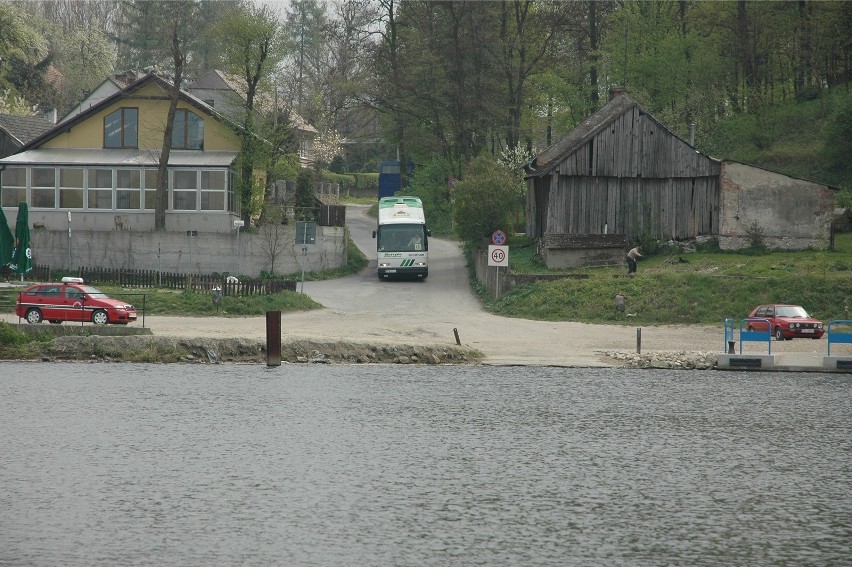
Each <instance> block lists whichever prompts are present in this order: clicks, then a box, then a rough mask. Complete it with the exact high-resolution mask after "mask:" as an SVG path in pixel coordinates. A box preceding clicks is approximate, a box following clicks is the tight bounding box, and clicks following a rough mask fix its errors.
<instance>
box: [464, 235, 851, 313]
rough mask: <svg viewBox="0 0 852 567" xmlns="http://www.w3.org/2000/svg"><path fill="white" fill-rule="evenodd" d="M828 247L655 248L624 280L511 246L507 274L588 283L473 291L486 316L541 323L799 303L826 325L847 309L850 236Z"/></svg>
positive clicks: (612, 270) (610, 270) (619, 270)
mask: <svg viewBox="0 0 852 567" xmlns="http://www.w3.org/2000/svg"><path fill="white" fill-rule="evenodd" d="M510 246H511V244H510ZM836 248H837V249H836V250H834V251H813V250H809V251H808V250H806V251H798V252H762V253H759V254H758V253H754V254H751V253H733V252H718V251H708V252H695V253H689V254H686V253H683V252H680V251H675V250H672V249H668V248H661V249H660V251H659V252H657V253H656V254H654V255H649V256H647V257H645V258H644V259H643V260H642V261H640V263H639V273H638V274H637V275H636V276H634V277H626V275H625V274H626V271H627V270H626V268H625V267H624V266H617V267H606V268H583V269H575V270H561V271H550V270H547V269H545V268H544V266H543V265H542V264H541V262H540V261H539V260H538V259H537V258H536V257H535V253H534V250H531V247H529V246H517V245H516V246H511V247H510V254H509V258H510V263H511V268H510V269H511V271H512V272H513V273H526V274H545V273H547V274H553V273H565V274H569V273H570V274H587V275H588V278H587V279H576V278H566V279H562V280H557V281H550V282H544V281H540V282H535V283H531V284H526V285H523V286H519V287H518V288H516V289H514V290H512V291H510V292H508V293H506V294H503V295H502V296H501V297H500V298H499V299H498V300H496V301H495V300H491V299H489V298H487V296H486V294H485V292H484V290H483V289H482V288H481V286H479V287H477V291H478V292H479V294H480V296H481V297H482V298H483V301H484V302H485V305H486V308H487V309H488V310H489V311H491V312H492V313H494V314H497V315H502V316H506V317H522V318H526V319H538V320H543V321H583V322H589V323H623V324H646V325H654V324H677V323H683V324H697V323H701V324H713V323H718V322H720V321H721V320H723V319H724V318H726V317H734V318H742V317H745V316H747V315H748V313H749V312H750V311H751V309H752V308H753V307H755V306H756V305H759V304H761V303H795V304H800V305H803V306H804V307H805V309H807V310H808V311H809V312H810V313H811V314H812V315H814V316H816V317H819V318H821V319H823V320H825V321H828V320H831V319H842V318H844V305H845V303H846V302H848V303H852V234H843V235H838V237H837V240H836ZM618 293H620V294H622V295H624V296H625V297H626V308H625V311H624V313H620V312H617V311H616V310H615V308H614V298H615V295H616V294H618ZM627 314H631V315H633V316H630V317H628V316H627Z"/></svg>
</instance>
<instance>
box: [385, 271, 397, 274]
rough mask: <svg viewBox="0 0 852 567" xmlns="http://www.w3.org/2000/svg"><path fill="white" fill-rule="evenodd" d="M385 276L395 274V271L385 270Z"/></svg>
mask: <svg viewBox="0 0 852 567" xmlns="http://www.w3.org/2000/svg"><path fill="white" fill-rule="evenodd" d="M385 273H386V274H395V273H396V270H385Z"/></svg>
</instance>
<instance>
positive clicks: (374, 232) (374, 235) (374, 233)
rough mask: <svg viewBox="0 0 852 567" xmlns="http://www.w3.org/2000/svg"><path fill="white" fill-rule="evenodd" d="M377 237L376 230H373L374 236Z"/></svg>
mask: <svg viewBox="0 0 852 567" xmlns="http://www.w3.org/2000/svg"><path fill="white" fill-rule="evenodd" d="M375 237H376V231H375V230H374V231H373V238H375Z"/></svg>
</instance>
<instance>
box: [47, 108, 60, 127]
mask: <svg viewBox="0 0 852 567" xmlns="http://www.w3.org/2000/svg"><path fill="white" fill-rule="evenodd" d="M44 119H45V120H47V121H48V122H50V123H51V124H56V121H57V120H58V119H59V113H58V112H57V111H56V109H55V108H52V109H50V110H47V111H45V113H44Z"/></svg>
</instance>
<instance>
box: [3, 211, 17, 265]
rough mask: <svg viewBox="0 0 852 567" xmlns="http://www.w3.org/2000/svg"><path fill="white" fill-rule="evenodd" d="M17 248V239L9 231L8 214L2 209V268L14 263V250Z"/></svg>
mask: <svg viewBox="0 0 852 567" xmlns="http://www.w3.org/2000/svg"><path fill="white" fill-rule="evenodd" d="M14 248H15V237H13V236H12V231H11V230H10V229H9V221H7V220H6V213H4V212H3V210H2V209H0V268H2V267H3V266H6V265H8V264H9V262H11V261H12V250H14Z"/></svg>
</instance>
